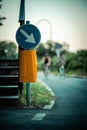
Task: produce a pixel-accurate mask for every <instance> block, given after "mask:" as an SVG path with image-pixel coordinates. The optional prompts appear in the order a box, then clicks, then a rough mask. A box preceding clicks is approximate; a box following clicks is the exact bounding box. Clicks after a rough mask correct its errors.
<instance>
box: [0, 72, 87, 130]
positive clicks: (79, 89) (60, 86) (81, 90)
mask: <svg viewBox="0 0 87 130" xmlns="http://www.w3.org/2000/svg"><path fill="white" fill-rule="evenodd" d="M38 78H39V79H40V80H42V81H43V82H44V83H46V84H47V85H48V86H50V88H51V89H52V91H53V92H54V94H55V96H56V101H55V104H54V106H53V107H52V109H0V129H1V130H4V129H5V130H12V129H13V130H80V129H81V130H86V129H87V79H79V78H65V79H63V78H60V77H58V76H54V75H49V76H48V78H45V77H44V75H43V73H38Z"/></svg>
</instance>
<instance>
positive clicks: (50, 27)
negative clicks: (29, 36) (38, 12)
mask: <svg viewBox="0 0 87 130" xmlns="http://www.w3.org/2000/svg"><path fill="white" fill-rule="evenodd" d="M43 21H45V22H46V23H48V25H49V29H50V40H51V41H52V24H51V22H50V21H49V20H47V19H40V20H39V21H38V22H37V25H38V24H39V23H41V22H43Z"/></svg>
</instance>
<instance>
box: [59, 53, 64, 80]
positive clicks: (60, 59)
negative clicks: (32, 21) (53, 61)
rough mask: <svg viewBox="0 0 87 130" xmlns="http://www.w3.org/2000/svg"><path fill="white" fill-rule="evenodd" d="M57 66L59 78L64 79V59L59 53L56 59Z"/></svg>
mask: <svg viewBox="0 0 87 130" xmlns="http://www.w3.org/2000/svg"><path fill="white" fill-rule="evenodd" d="M58 66H59V73H60V76H62V77H65V67H64V66H65V58H64V56H63V53H62V52H60V55H59V57H58Z"/></svg>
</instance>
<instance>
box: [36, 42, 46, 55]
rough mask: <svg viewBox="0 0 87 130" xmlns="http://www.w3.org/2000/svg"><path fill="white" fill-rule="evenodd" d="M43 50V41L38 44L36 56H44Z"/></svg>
mask: <svg viewBox="0 0 87 130" xmlns="http://www.w3.org/2000/svg"><path fill="white" fill-rule="evenodd" d="M45 50H46V49H45V47H44V45H43V43H40V45H39V46H38V48H37V56H38V57H42V56H44V53H45Z"/></svg>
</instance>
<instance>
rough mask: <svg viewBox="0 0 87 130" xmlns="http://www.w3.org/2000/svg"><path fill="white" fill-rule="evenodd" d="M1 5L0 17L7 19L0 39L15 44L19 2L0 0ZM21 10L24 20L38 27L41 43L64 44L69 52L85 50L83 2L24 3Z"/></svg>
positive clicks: (31, 0) (30, 0) (85, 7)
mask: <svg viewBox="0 0 87 130" xmlns="http://www.w3.org/2000/svg"><path fill="white" fill-rule="evenodd" d="M2 4H3V6H2V9H0V15H2V16H6V17H7V19H6V20H5V21H4V26H0V40H11V41H15V42H16V40H15V34H16V31H17V29H18V27H19V26H20V25H19V23H18V19H19V7H20V0H3V2H2ZM25 8H26V10H25V14H26V20H29V21H30V23H31V24H34V25H36V26H38V28H39V29H40V31H41V37H42V38H41V41H42V42H45V41H46V40H49V39H51V40H53V41H55V42H59V43H63V42H66V43H68V44H69V45H70V50H72V51H76V50H78V49H85V48H87V0H25ZM42 19H45V20H44V21H43V20H42ZM39 20H41V21H40V22H39ZM47 21H48V22H49V23H48V22H47ZM50 29H51V32H50ZM51 33H52V36H50V35H51Z"/></svg>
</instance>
